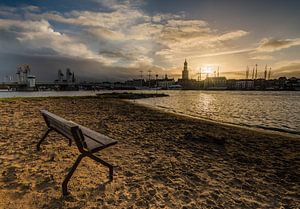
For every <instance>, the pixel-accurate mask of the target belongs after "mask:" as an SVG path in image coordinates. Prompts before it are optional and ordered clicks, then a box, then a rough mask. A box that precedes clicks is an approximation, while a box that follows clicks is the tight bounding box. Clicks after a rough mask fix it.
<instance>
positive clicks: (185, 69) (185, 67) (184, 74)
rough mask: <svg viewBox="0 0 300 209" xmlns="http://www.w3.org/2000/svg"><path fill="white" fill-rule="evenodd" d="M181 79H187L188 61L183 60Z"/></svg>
mask: <svg viewBox="0 0 300 209" xmlns="http://www.w3.org/2000/svg"><path fill="white" fill-rule="evenodd" d="M182 80H189V71H188V63H187V61H186V60H185V61H184V65H183V71H182Z"/></svg>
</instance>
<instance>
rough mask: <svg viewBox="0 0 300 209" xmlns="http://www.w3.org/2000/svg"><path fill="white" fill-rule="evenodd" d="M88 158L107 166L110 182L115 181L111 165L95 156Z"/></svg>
mask: <svg viewBox="0 0 300 209" xmlns="http://www.w3.org/2000/svg"><path fill="white" fill-rule="evenodd" d="M88 157H90V158H92V159H93V160H95V161H97V162H99V163H101V164H102V165H104V166H106V167H108V168H109V180H110V181H112V180H113V166H112V165H111V164H109V163H108V162H105V161H104V160H102V159H100V158H98V157H96V156H95V155H88Z"/></svg>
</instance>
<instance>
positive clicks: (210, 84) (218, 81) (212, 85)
mask: <svg viewBox="0 0 300 209" xmlns="http://www.w3.org/2000/svg"><path fill="white" fill-rule="evenodd" d="M203 88H204V89H212V90H222V89H227V79H226V77H207V78H206V79H205V80H204V86H203Z"/></svg>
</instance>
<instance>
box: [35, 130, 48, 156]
mask: <svg viewBox="0 0 300 209" xmlns="http://www.w3.org/2000/svg"><path fill="white" fill-rule="evenodd" d="M50 131H52V129H51V128H48V129H47V131H46V132H45V133H44V135H43V137H42V138H41V140H40V141H39V142H38V144H37V145H36V149H37V151H39V150H40V148H41V144H42V142H43V141H44V140H45V139H46V137H47V136H48V134H49V132H50Z"/></svg>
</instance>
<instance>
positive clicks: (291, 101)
mask: <svg viewBox="0 0 300 209" xmlns="http://www.w3.org/2000/svg"><path fill="white" fill-rule="evenodd" d="M103 92H112V91H99V92H94V91H65V92H64V91H48V92H43V91H42V92H7V91H0V98H8V97H48V96H93V95H96V93H103ZM118 92H124V91H118ZM127 92H128V91H127ZM129 92H130V91H129ZM133 92H145V93H147V92H151V93H154V92H155V91H133ZM158 92H159V93H167V94H169V95H170V96H169V97H158V98H148V99H141V100H136V102H138V103H140V104H144V105H148V106H152V107H156V108H159V109H163V110H165V111H168V112H174V113H180V114H184V115H188V116H193V117H197V118H202V119H208V120H213V121H217V122H223V123H230V124H235V125H240V126H246V127H252V128H260V129H261V128H263V129H268V130H273V131H280V132H285V133H290V134H293V135H299V136H300V92H299V91H298V92H292V91H290V92H281V91H278V92H275V91H270V92H263V91H249V92H248V91H180V90H178V91H177V90H176V91H175V90H174V91H158Z"/></svg>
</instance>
